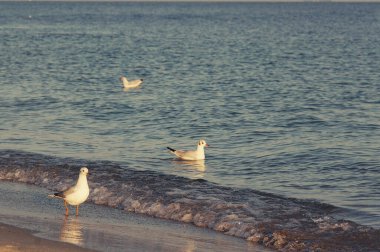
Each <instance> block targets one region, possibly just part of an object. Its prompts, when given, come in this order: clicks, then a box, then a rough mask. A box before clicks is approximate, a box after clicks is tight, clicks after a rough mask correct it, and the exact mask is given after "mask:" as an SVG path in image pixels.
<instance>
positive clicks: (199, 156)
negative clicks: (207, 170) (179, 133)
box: [167, 139, 209, 160]
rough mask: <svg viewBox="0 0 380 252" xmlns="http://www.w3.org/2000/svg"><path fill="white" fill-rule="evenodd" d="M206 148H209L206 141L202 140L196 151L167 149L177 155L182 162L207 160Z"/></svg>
mask: <svg viewBox="0 0 380 252" xmlns="http://www.w3.org/2000/svg"><path fill="white" fill-rule="evenodd" d="M204 147H209V145H208V144H207V143H206V141H205V140H203V139H201V140H199V142H198V145H197V149H196V150H188V151H184V150H175V149H173V148H170V147H167V148H168V149H169V150H170V152H171V153H173V154H174V155H176V156H177V157H178V158H179V159H182V160H203V159H205V158H206V156H205V149H204Z"/></svg>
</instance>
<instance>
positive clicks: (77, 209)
mask: <svg viewBox="0 0 380 252" xmlns="http://www.w3.org/2000/svg"><path fill="white" fill-rule="evenodd" d="M78 215H79V205H77V216H78Z"/></svg>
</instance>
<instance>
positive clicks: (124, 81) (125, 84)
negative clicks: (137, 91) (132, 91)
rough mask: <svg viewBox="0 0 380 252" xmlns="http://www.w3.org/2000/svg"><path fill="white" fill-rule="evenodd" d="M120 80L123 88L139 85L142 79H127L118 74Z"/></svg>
mask: <svg viewBox="0 0 380 252" xmlns="http://www.w3.org/2000/svg"><path fill="white" fill-rule="evenodd" d="M120 81H121V83H122V84H123V87H124V88H135V87H138V86H140V85H141V83H143V81H144V80H143V79H139V80H132V81H128V79H127V78H126V77H125V76H120Z"/></svg>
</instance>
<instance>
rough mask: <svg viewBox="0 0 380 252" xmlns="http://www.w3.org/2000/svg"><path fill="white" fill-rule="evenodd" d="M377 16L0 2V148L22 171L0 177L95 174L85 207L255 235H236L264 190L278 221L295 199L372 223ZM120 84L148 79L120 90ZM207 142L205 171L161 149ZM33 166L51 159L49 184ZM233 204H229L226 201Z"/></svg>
mask: <svg viewBox="0 0 380 252" xmlns="http://www.w3.org/2000/svg"><path fill="white" fill-rule="evenodd" d="M379 11H380V5H379V4H366V3H363V4H354V3H344V4H335V3H294V4H293V3H292V4H281V3H276V4H272V3H271V4H263V3H255V4H253V3H252V4H249V3H94V2H93V3H69V2H54V3H42V2H0V21H1V22H0V37H1V38H2V39H1V43H0V51H1V54H0V61H1V62H6V63H4V64H2V65H1V66H0V71H1V73H2V74H0V114H1V119H2V121H1V125H0V149H2V150H6V149H11V150H13V154H12V151H11V152H10V153H7V152H2V154H4V155H5V156H7V155H8V158H9V157H11V159H12V158H14V160H13V159H12V160H13V161H9V160H8V161H9V162H16V161H15V160H17V158H20V159H21V160H26V159H27V160H28V161H25V162H26V163H27V164H26V166H27V167H31V168H30V169H31V170H25V167H22V166H21V165H17V167H18V169H20V170H19V172H20V173H19V174H17V172H16V171H13V170H12V168H11V170H10V171H9V172H10V173H9V176H8V177H7V176H5V175H4V178H5V179H12V180H13V179H14V180H21V181H22V180H25V181H27V182H29V183H37V184H39V185H40V186H43V187H49V186H50V182H51V181H52V180H53V181H54V183H56V188H55V189H62V188H63V187H64V186H66V185H67V183H66V182H72V180H71V179H70V181H66V182H62V181H61V183H60V182H59V181H58V180H54V173H52V171H57V169H58V168H57V167H55V164H57V165H60V167H61V168H62V166H63V165H64V164H65V160H66V159H67V160H68V163H70V164H71V165H69V166H68V167H69V170H68V171H62V174H61V175H60V178H61V179H64V180H63V181H65V179H67V177H70V178H73V179H75V177H76V170H75V169H76V168H78V167H77V166H76V165H74V164H78V163H80V164H93V167H89V168H90V169H95V171H96V172H98V175H96V176H95V177H94V178H95V180H94V181H93V183H96V184H94V188H93V189H94V191H93V193H94V194H93V196H92V199H91V200H92V201H93V202H97V203H99V204H105V205H107V204H108V205H110V206H113V207H120V208H122V209H127V210H131V209H132V210H133V211H140V212H146V213H148V214H152V215H157V216H164V217H167V218H173V219H180V220H182V218H183V220H182V221H189V222H195V223H198V225H204V226H210V227H211V228H218V229H220V230H223V231H226V232H230V233H231V234H234V235H238V236H241V237H245V238H246V237H252V234H251V233H250V232H251V231H252V229H249V230H250V231H247V230H248V229H246V228H245V227H244V226H239V225H242V223H240V224H239V221H241V219H242V216H240V215H239V214H240V213H243V212H244V211H248V212H249V211H250V210H251V209H252V206H251V205H249V206H248V207H246V206H245V205H244V204H242V202H249V198H250V197H253V196H252V195H257V194H261V196H263V195H268V198H265V197H264V198H265V199H271V200H273V201H274V202H275V203H276V204H275V205H276V206H278V207H279V208H280V209H281V208H283V207H284V208H286V210H285V212H287V211H288V210H289V211H290V210H292V209H293V210H294V209H297V207H298V206H297V207H295V205H294V204H295V201H296V200H295V199H297V200H300V201H301V202H316V203H315V204H316V205H317V209H318V211H322V213H320V212H318V211H317V212H314V211H309V210H310V208H311V207H310V205H308V203H306V205H307V207H306V208H307V211H308V213H310V216H311V217H313V218H314V215H316V216H318V217H317V218H316V220H318V219H319V218H321V220H323V221H322V222H321V223H326V222H328V221H329V220H326V219H324V218H325V216H329V214H330V210H331V209H332V210H333V212H334V214H337V213H336V211H337V212H339V214H340V215H341V216H342V218H338V219H348V220H350V221H355V222H357V223H359V224H363V225H368V226H371V227H375V228H379V227H380V203H379V202H380V193H379V192H380V183H379V181H380V172H379V170H380V167H379V164H380V155H378V150H379V148H378V143H379V142H380V112H379V111H380V98H379V95H378V94H379V93H380V90H379V88H380V86H379V85H378V83H380V69H379V67H380V66H379V64H378V62H379V55H380V51H379V50H380V49H379V46H378V45H379V44H380V33H379V32H378V30H379V26H380V23H379V22H380V21H379V18H378V13H379ZM363 13H365V15H363ZM120 75H126V76H127V77H128V78H131V79H133V78H144V80H145V81H144V84H143V85H142V86H141V88H138V89H133V90H128V91H124V90H122V88H121V86H120V83H119V81H118V78H119V76H120ZM200 138H205V139H206V141H207V142H208V143H209V144H210V145H211V148H209V149H207V150H206V160H205V161H204V162H196V163H188V162H178V161H176V160H173V158H172V157H171V156H170V154H169V153H168V152H167V150H166V146H170V147H173V148H178V149H182V148H186V149H190V148H195V145H196V142H197V141H198V140H199V139H200ZM22 151H29V152H31V154H28V155H26V154H25V153H23V152H22ZM38 154H44V155H48V156H39V155H38ZM58 157H59V158H61V159H56V158H58ZM70 158H74V159H75V158H77V159H81V160H83V161H73V159H70ZM50 160H58V161H57V163H54V162H52V163H50ZM96 160H106V161H105V163H102V162H100V163H97V162H96ZM8 161H7V162H8ZM20 162H21V161H20ZM28 162H29V163H28ZM30 162H35V163H43V164H44V167H45V169H42V168H41V169H42V171H43V173H42V174H43V175H42V177H43V178H38V175H40V174H38V175H37V171H40V170H39V169H40V168H38V167H34V166H33V165H32V164H31V163H30ZM91 162H92V163H91ZM73 163H74V164H73ZM12 164H13V163H12ZM16 164H17V163H16ZM104 165H105V166H106V167H110V171H111V173H110V174H107V172H105V171H104V170H102V168H101V166H104ZM74 168H75V169H74ZM58 170H64V169H58ZM24 173H25V174H26V175H25V176H24V175H23V174H24ZM99 174H103V175H101V176H104V177H105V178H110V179H111V180H107V181H108V182H107V181H106V182H105V181H104V180H103V179H101V177H97V176H100V175H99ZM29 175H31V177H32V178H33V181H30V180H28V179H29V178H28V177H27V176H29ZM127 176H132V177H134V178H136V181H137V184H133V183H134V181H130V180H128V179H126V177H127ZM144 177H145V179H146V180H144ZM41 179H46V182H44V181H43V180H41ZM167 181H173V184H170V182H167ZM128 183H129V184H128ZM144 183H148V184H149V183H152V186H153V187H154V190H156V191H158V192H157V193H158V194H154V193H153V192H152V194H151V195H149V194H146V192H151V191H152V190H153V189H149V188H144V187H143V185H144ZM132 184H133V185H135V186H136V187H132V186H131V185H132ZM166 184H169V185H166ZM121 185H124V186H125V188H119V186H121ZM181 185H189V188H186V187H182V186H181ZM211 185H212V186H211ZM102 186H103V187H102ZM197 186H200V187H204V188H205V190H203V191H202V190H200V189H199V188H198V187H197ZM161 187H162V188H164V189H165V190H166V191H165V192H164V193H162V194H160V191H159V189H160V188H161ZM175 187H179V189H178V190H174V189H173V188H175ZM157 188H158V189H157ZM221 188H223V189H221ZM127 189H128V190H127ZM95 190H96V191H95ZM207 190H208V191H207ZM119 191H120V192H123V193H124V194H123V195H118V194H117V192H119ZM218 191H219V192H218ZM192 192H194V193H195V196H194V195H193V196H192V197H194V198H192V197H190V198H187V197H182V196H183V195H186V196H187V195H192ZM208 192H210V194H209V193H208ZM253 192H254V193H253ZM115 193H116V194H117V195H116V196H115V195H114V194H115ZM235 194H237V195H238V196H239V195H240V194H241V195H242V196H241V198H237V199H233V200H232V202H233V203H231V199H229V198H228V197H227V196H226V195H235ZM152 195H154V196H156V197H158V199H159V202H158V203H157V204H156V205H154V204H153V203H156V202H155V201H154V200H156V199H155V198H153V196H152ZM215 195H216V196H217V197H216V200H215V199H214V198H213V197H214V196H215ZM223 195H224V196H223ZM107 197H108V198H107ZM160 197H161V198H160ZM197 197H200V198H197ZM253 198H255V197H253ZM294 198H295V199H294ZM202 199H205V200H206V199H207V200H208V201H210V202H211V203H216V202H220V200H221V199H223V201H222V202H223V204H222V206H223V207H225V206H227V209H232V208H233V207H234V206H235V205H234V204H235V203H236V204H237V205H236V209H239V207H241V208H245V207H246V209H244V211H242V212H239V214H236V212H234V211H232V210H231V211H232V212H233V214H236V216H237V217H236V216H235V215H229V214H228V213H226V212H223V213H222V214H221V216H222V217H226V216H229V217H228V218H230V219H226V220H223V221H222V218H220V219H217V218H216V219H215V220H214V219H213V218H214V217H215V215H218V214H219V213H220V212H219V210H220V209H218V206H217V205H215V206H214V207H215V209H218V210H217V211H214V213H209V214H210V215H208V216H207V217H204V218H203V215H202V214H200V215H198V216H197V213H205V211H203V209H202V207H205V206H207V207H208V206H209V205H207V204H206V205H205V204H204V203H203V202H202ZM160 200H162V201H160ZM213 200H215V201H213ZM255 200H256V199H255ZM255 200H252V201H251V202H249V203H250V204H253V205H254V206H256V205H255V204H254V203H255ZM171 203H173V204H174V205H171V207H173V209H172V210H171V212H170V213H169V214H168V213H164V212H165V211H164V212H163V213H161V212H160V211H161V210H162V209H163V206H164V207H167V206H169V205H170V204H171ZM211 203H210V204H211ZM256 203H257V202H256ZM323 203H325V204H323ZM160 204H163V205H160ZM178 204H179V205H180V210H178V213H177V215H175V211H177V210H176V209H177V208H176V207H177V206H178ZM181 204H184V206H185V209H183V208H182V207H183V205H181ZM242 205H243V207H242ZM148 206H149V207H148ZM189 206H192V208H194V209H195V210H194V211H195V212H191V211H192V210H188V209H186V207H189ZM324 206H328V207H327V210H328V211H327V212H326V209H324ZM301 208H302V207H301ZM247 209H248V210H247ZM186 211H189V212H186ZM260 211H264V210H263V208H262V209H261V210H260ZM190 212H191V215H190ZM274 212H275V211H274ZM287 213H289V212H287ZM299 213H302V211H298V212H297V214H299ZM165 214H167V215H168V216H165ZM181 214H182V215H181ZM196 216H197V217H196ZM244 216H245V217H244V218H249V217H246V216H251V215H250V214H247V213H246V212H244ZM258 216H259V217H262V216H263V215H260V214H258ZM258 216H256V217H258ZM280 216H284V215H283V213H282V212H281V214H280ZM201 217H202V218H201ZM217 217H220V216H217ZM226 218H227V217H226ZM273 218H274V216H271V218H270V220H273ZM296 219H297V218H296ZM216 220H218V221H216ZM234 221H235V222H234ZM254 221H258V222H259V223H261V221H262V220H261V219H260V220H257V219H255V220H254ZM308 221H311V220H310V219H309V220H308ZM332 222H333V223H334V225H335V224H336V223H335V222H334V221H332ZM222 223H229V224H228V225H227V226H224V225H222ZM231 223H233V224H231ZM247 223H249V224H247V225H250V223H253V222H252V220H247ZM310 223H312V221H311V222H310ZM316 223H317V224H318V221H317V222H316ZM321 223H319V224H321ZM217 224H220V225H219V226H218V225H217ZM230 224H231V225H230ZM243 224H244V223H243ZM314 224H315V223H314ZM244 225H245V224H244ZM271 231H273V229H271ZM252 232H253V231H252ZM253 233H255V232H253ZM256 233H260V232H258V231H257V232H256ZM252 239H253V238H252ZM258 239H263V237H261V238H260V237H259V238H258Z"/></svg>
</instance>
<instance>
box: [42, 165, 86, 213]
mask: <svg viewBox="0 0 380 252" xmlns="http://www.w3.org/2000/svg"><path fill="white" fill-rule="evenodd" d="M87 175H88V169H87V168H86V167H82V168H81V169H80V172H79V178H78V181H77V183H76V185H75V186H72V187H70V188H69V189H67V190H65V191H62V192H58V193H54V194H51V195H49V197H52V198H60V199H63V202H64V204H65V208H66V213H65V215H66V216H68V215H69V208H68V207H67V203H68V204H70V205H72V206H76V208H77V209H76V210H77V211H76V216H78V212H79V205H80V204H82V203H83V202H85V201H86V199H87V198H88V195H89V193H90V189H89V187H88V184H87Z"/></svg>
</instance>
